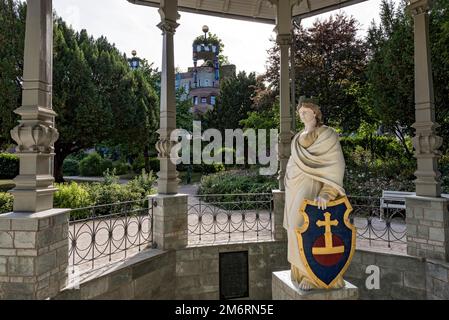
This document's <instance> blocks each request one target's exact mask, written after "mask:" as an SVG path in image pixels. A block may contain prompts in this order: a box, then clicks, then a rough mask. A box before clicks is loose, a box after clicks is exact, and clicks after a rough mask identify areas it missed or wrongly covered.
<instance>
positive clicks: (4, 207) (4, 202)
mask: <svg viewBox="0 0 449 320" xmlns="http://www.w3.org/2000/svg"><path fill="white" fill-rule="evenodd" d="M13 202H14V197H13V196H12V194H10V193H7V192H0V213H6V212H11V211H12V205H13Z"/></svg>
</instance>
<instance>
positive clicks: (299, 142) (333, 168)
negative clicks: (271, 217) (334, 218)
mask: <svg viewBox="0 0 449 320" xmlns="http://www.w3.org/2000/svg"><path fill="white" fill-rule="evenodd" d="M301 133H302V132H300V133H298V134H296V135H295V137H294V138H293V140H292V143H291V149H292V150H291V151H292V152H291V156H290V159H289V161H288V163H287V170H286V174H285V180H284V181H285V208H284V228H285V229H286V230H287V235H288V261H289V262H290V263H291V264H292V265H294V266H295V267H296V268H297V269H298V271H299V272H300V273H301V274H302V275H303V276H307V275H308V273H307V271H306V269H305V266H304V264H303V262H302V261H301V258H300V256H299V247H298V240H297V237H296V233H295V228H296V227H301V226H302V224H303V223H304V219H303V217H302V215H301V214H300V213H299V208H300V206H301V204H302V202H303V200H304V199H309V200H314V199H315V198H316V197H317V196H322V197H325V198H327V199H328V200H334V199H335V198H337V197H338V196H342V195H344V194H345V191H344V189H343V176H344V171H345V160H344V157H343V152H342V150H341V146H340V141H339V137H338V134H337V132H336V131H335V130H334V129H332V128H330V127H327V126H321V127H318V128H316V129H315V130H314V131H312V132H310V133H307V134H305V135H304V134H303V135H301ZM307 277H308V276H307Z"/></svg>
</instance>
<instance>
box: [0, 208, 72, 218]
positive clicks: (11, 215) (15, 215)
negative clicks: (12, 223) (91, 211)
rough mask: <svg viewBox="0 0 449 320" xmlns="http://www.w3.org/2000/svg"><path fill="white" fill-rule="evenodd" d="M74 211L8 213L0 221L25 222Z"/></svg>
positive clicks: (55, 210) (52, 210)
mask: <svg viewBox="0 0 449 320" xmlns="http://www.w3.org/2000/svg"><path fill="white" fill-rule="evenodd" d="M71 210H72V209H49V210H45V211H40V212H34V213H32V212H8V213H4V214H1V215H0V220H2V219H8V220H25V219H46V218H50V217H53V216H57V215H60V214H63V213H67V212H70V211H71Z"/></svg>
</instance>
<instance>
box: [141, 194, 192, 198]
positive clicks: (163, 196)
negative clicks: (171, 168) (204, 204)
mask: <svg viewBox="0 0 449 320" xmlns="http://www.w3.org/2000/svg"><path fill="white" fill-rule="evenodd" d="M189 196H190V195H189V194H187V193H173V194H159V193H157V194H152V195H149V196H148V199H160V198H163V199H164V198H184V197H189Z"/></svg>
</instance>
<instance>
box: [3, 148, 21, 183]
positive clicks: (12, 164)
mask: <svg viewBox="0 0 449 320" xmlns="http://www.w3.org/2000/svg"><path fill="white" fill-rule="evenodd" d="M18 174H19V157H18V156H17V155H15V154H10V153H0V179H13V178H15V177H16V176H17V175H18Z"/></svg>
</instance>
